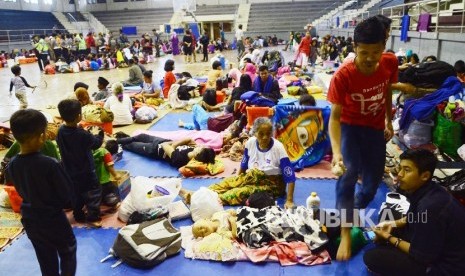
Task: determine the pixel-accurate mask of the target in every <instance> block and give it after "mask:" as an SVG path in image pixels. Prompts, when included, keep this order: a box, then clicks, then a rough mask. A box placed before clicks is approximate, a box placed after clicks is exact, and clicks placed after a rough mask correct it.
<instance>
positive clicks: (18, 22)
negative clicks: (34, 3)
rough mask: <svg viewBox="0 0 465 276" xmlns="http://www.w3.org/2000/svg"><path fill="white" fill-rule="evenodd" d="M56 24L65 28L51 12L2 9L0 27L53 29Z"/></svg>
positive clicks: (5, 28) (3, 28) (9, 28)
mask: <svg viewBox="0 0 465 276" xmlns="http://www.w3.org/2000/svg"><path fill="white" fill-rule="evenodd" d="M54 26H56V27H57V28H58V29H64V27H63V26H62V25H61V24H60V21H58V20H57V19H56V17H55V16H54V15H53V14H52V13H51V12H38V11H20V10H0V29H2V30H25V29H49V30H52V28H53V27H54Z"/></svg>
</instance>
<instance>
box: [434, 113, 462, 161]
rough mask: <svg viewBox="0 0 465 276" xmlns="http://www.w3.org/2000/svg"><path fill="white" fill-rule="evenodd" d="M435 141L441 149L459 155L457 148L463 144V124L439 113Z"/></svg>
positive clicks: (454, 155) (449, 153)
mask: <svg viewBox="0 0 465 276" xmlns="http://www.w3.org/2000/svg"><path fill="white" fill-rule="evenodd" d="M433 142H434V144H435V145H436V146H437V147H438V148H439V149H440V150H441V151H443V152H445V153H446V154H448V155H450V156H452V157H457V156H458V154H457V149H458V148H459V147H460V146H461V145H462V125H461V124H460V123H458V122H453V121H450V120H448V119H446V118H445V117H444V116H443V115H442V114H440V113H438V115H437V119H436V127H435V128H434V130H433Z"/></svg>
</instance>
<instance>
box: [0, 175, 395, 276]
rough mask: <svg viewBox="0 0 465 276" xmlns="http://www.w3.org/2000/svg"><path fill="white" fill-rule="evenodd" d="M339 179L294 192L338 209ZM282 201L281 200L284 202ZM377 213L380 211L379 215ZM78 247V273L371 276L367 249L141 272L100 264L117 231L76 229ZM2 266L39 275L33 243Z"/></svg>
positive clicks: (174, 264) (3, 257)
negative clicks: (327, 260) (341, 257)
mask: <svg viewBox="0 0 465 276" xmlns="http://www.w3.org/2000/svg"><path fill="white" fill-rule="evenodd" d="M217 181H218V180H217V179H183V187H184V188H186V189H190V190H196V189H198V188H199V187H201V186H208V185H211V184H213V183H216V182H217ZM335 185H336V181H335V180H297V182H296V189H295V193H294V199H295V203H296V204H297V205H304V204H305V199H306V198H307V197H308V195H309V194H310V192H312V191H315V192H317V193H318V195H319V197H320V199H321V207H322V208H334V205H335V200H334V193H335ZM386 192H387V188H386V186H385V185H384V184H383V185H381V186H380V188H379V189H378V192H377V194H376V196H375V198H374V200H373V201H372V202H371V204H370V205H369V206H368V208H376V209H377V208H379V206H380V204H381V202H382V201H384V198H385V194H386ZM283 202H284V199H283V198H280V199H279V200H278V203H280V204H282V203H283ZM376 213H377V212H376ZM190 224H192V221H191V220H190V219H184V220H181V221H176V222H174V226H176V227H180V226H184V225H190ZM73 230H74V233H75V235H76V238H77V243H78V252H77V256H78V269H77V275H124V276H128V275H140V274H153V273H156V274H159V275H161V274H162V273H163V274H166V275H193V276H196V275H199V276H206V275H234V276H237V275H238V273H240V274H244V275H302V274H306V275H308V274H312V275H369V274H368V272H367V271H366V269H365V266H364V264H363V252H364V251H366V250H367V249H369V248H371V247H372V245H369V246H366V247H365V248H364V249H363V250H362V251H361V252H359V253H358V254H357V255H355V256H354V257H353V258H352V259H351V260H350V261H349V262H336V261H333V263H332V264H329V265H319V266H314V267H305V266H299V265H297V266H289V267H281V266H280V265H279V264H278V263H264V264H253V263H250V262H235V263H219V262H212V261H201V260H190V259H185V258H184V252H181V253H180V254H178V255H176V256H173V257H171V258H169V259H167V260H165V261H164V262H163V263H161V264H160V265H158V266H156V267H154V268H153V269H149V270H139V269H134V268H132V267H129V266H127V265H125V264H122V265H120V266H118V267H117V268H114V269H112V268H110V266H111V264H113V263H114V262H115V260H109V261H107V262H106V263H103V264H101V263H100V262H99V261H100V260H101V259H102V258H103V257H105V256H106V255H107V252H108V249H109V248H110V247H111V246H112V245H113V241H114V239H115V237H116V235H117V230H115V229H97V230H88V229H73ZM0 267H1V268H2V274H3V275H10V276H15V275H39V274H40V271H39V265H38V263H37V260H36V256H35V254H34V250H33V248H32V245H31V243H30V241H29V239H28V238H27V236H26V235H22V236H21V237H20V238H19V239H18V240H17V241H15V242H14V243H13V244H12V245H11V246H10V247H7V248H6V249H5V251H4V252H2V253H0Z"/></svg>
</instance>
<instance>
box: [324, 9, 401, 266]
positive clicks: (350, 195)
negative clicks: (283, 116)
mask: <svg viewBox="0 0 465 276" xmlns="http://www.w3.org/2000/svg"><path fill="white" fill-rule="evenodd" d="M385 35H386V32H385V31H384V27H383V25H382V23H381V22H380V21H379V20H378V19H376V18H374V17H371V18H368V19H366V20H364V21H363V22H361V23H360V24H358V25H357V27H356V28H355V32H354V42H355V53H356V55H357V56H356V58H355V59H354V60H352V61H349V62H347V63H344V64H343V65H342V66H341V68H339V70H338V71H336V73H335V74H334V77H333V78H332V80H331V85H330V87H329V91H328V101H330V102H331V103H332V107H331V117H330V120H329V135H330V137H331V146H332V151H333V160H332V166H333V167H339V166H340V167H342V168H344V171H345V172H344V173H343V174H342V175H341V176H340V177H339V179H338V181H337V184H336V208H337V209H338V210H340V211H341V220H342V225H341V226H342V228H341V243H340V245H339V249H338V251H337V257H336V258H337V259H338V260H348V259H349V258H350V256H351V249H350V248H351V238H350V229H351V227H350V226H351V223H353V222H354V220H355V221H357V220H358V216H356V218H354V209H363V208H366V206H367V205H368V203H370V201H371V200H372V199H373V197H374V196H375V194H376V191H377V189H378V185H379V183H380V182H381V180H382V177H383V174H384V162H385V153H386V141H387V140H389V139H391V137H392V135H393V129H392V120H391V106H392V92H391V84H393V83H396V82H397V59H396V57H395V56H394V55H393V54H391V53H384V47H385V43H384V42H385ZM359 174H361V176H362V179H363V183H362V185H361V188H360V190H359V191H358V193H357V194H356V195H355V196H354V192H355V183H356V182H357V179H358V176H359ZM344 214H345V216H344ZM344 222H346V223H348V224H345V225H344Z"/></svg>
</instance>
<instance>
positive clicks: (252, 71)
mask: <svg viewBox="0 0 465 276" xmlns="http://www.w3.org/2000/svg"><path fill="white" fill-rule="evenodd" d="M256 72H257V68H256V67H255V65H253V64H252V63H247V64H246V65H245V73H246V74H247V75H249V77H250V79H251V80H252V83H253V82H254V81H255V78H256V77H257V73H256Z"/></svg>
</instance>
